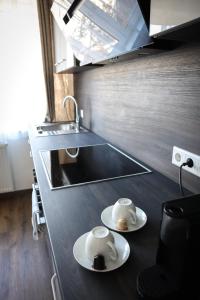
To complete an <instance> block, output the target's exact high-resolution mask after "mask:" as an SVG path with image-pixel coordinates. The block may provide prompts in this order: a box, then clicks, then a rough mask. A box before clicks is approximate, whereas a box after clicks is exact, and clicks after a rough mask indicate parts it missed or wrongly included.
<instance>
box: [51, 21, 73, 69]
mask: <svg viewBox="0 0 200 300" xmlns="http://www.w3.org/2000/svg"><path fill="white" fill-rule="evenodd" d="M53 31H54V66H55V72H56V73H60V72H62V71H64V70H66V69H68V68H71V67H74V66H75V58H74V55H73V52H72V49H71V47H70V45H69V43H68V42H67V41H66V39H65V37H64V35H63V32H62V31H61V29H60V28H59V26H58V25H57V23H56V21H55V20H53Z"/></svg>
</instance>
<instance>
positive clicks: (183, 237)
mask: <svg viewBox="0 0 200 300" xmlns="http://www.w3.org/2000/svg"><path fill="white" fill-rule="evenodd" d="M199 270H200V195H193V196H189V197H184V198H181V199H177V200H173V201H168V202H165V203H164V204H163V215H162V222H161V228H160V240H159V246H158V251H157V258H156V265H154V266H153V267H151V268H148V269H145V270H144V271H142V272H141V273H140V274H139V276H138V278H137V290H138V293H139V295H140V297H141V299H145V300H150V299H151V300H155V299H157V300H158V299H159V300H161V299H162V300H165V299H166V300H167V299H170V300H172V299H173V300H179V299H181V300H183V299H195V300H197V299H200V288H199V287H200V277H199Z"/></svg>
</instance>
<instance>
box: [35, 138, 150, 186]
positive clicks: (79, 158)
mask: <svg viewBox="0 0 200 300" xmlns="http://www.w3.org/2000/svg"><path fill="white" fill-rule="evenodd" d="M40 154H41V158H42V162H43V166H44V169H45V172H46V175H47V178H48V181H49V185H50V188H51V189H58V188H64V187H70V186H74V185H81V184H88V183H93V182H100V181H105V180H111V179H116V178H121V177H127V176H134V175H141V174H145V173H150V172H151V171H150V170H149V169H148V168H146V167H145V166H143V165H141V164H140V163H139V162H137V161H136V160H134V159H133V158H131V157H130V156H128V155H126V154H125V153H123V152H122V151H120V150H119V149H117V148H115V147H114V146H112V145H110V144H100V145H91V146H81V147H76V148H72V147H70V148H66V149H53V150H42V151H40Z"/></svg>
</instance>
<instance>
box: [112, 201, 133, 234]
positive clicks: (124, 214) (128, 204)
mask: <svg viewBox="0 0 200 300" xmlns="http://www.w3.org/2000/svg"><path fill="white" fill-rule="evenodd" d="M112 220H113V222H114V223H115V225H116V227H117V228H118V227H119V224H120V222H122V220H123V222H126V223H127V227H128V225H134V224H136V221H137V219H136V208H135V205H134V204H133V202H132V201H131V199H128V198H120V199H118V200H117V202H116V203H115V204H114V205H113V209H112ZM124 226H125V225H124ZM119 229H120V228H119Z"/></svg>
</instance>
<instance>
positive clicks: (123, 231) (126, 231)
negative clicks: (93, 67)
mask: <svg viewBox="0 0 200 300" xmlns="http://www.w3.org/2000/svg"><path fill="white" fill-rule="evenodd" d="M113 206H114V205H109V206H107V207H106V208H104V209H103V211H102V212H101V222H102V223H103V224H104V225H105V226H106V227H108V228H109V229H111V230H112V231H114V232H120V233H129V232H134V231H138V230H140V229H141V228H143V227H144V226H145V225H146V223H147V214H146V213H145V212H144V210H143V209H142V208H140V207H138V206H136V209H139V210H140V211H142V213H144V214H145V217H146V221H145V223H144V224H143V225H142V226H140V227H139V228H136V229H134V228H133V229H129V230H120V229H117V228H114V227H110V226H109V225H108V224H106V223H104V222H103V220H102V215H103V213H104V211H105V210H107V209H111V207H113Z"/></svg>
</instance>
